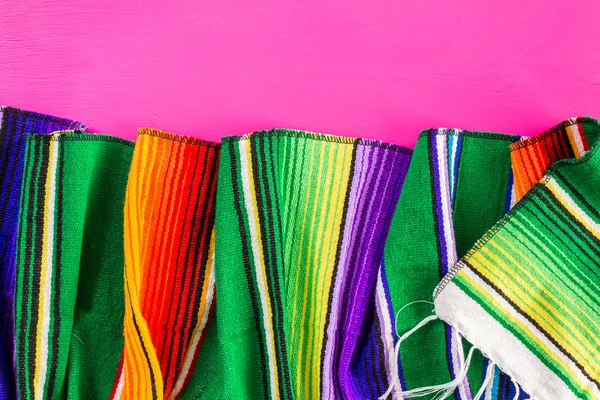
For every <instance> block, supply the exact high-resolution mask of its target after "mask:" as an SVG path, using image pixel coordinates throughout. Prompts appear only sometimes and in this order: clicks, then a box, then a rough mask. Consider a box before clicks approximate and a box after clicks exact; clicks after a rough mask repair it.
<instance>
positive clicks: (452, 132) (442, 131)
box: [419, 128, 521, 143]
mask: <svg viewBox="0 0 600 400" xmlns="http://www.w3.org/2000/svg"><path fill="white" fill-rule="evenodd" d="M438 135H443V136H463V137H471V138H476V139H487V140H502V141H505V142H511V143H513V142H514V141H516V140H519V139H520V138H521V136H519V135H512V134H508V133H500V132H487V131H468V130H463V129H458V128H439V129H431V128H430V129H426V130H423V131H421V133H419V139H420V138H422V137H431V136H438Z"/></svg>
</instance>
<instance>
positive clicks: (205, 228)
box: [169, 148, 219, 375]
mask: <svg viewBox="0 0 600 400" xmlns="http://www.w3.org/2000/svg"><path fill="white" fill-rule="evenodd" d="M216 151H217V150H216V149H214V148H211V149H207V154H206V156H205V159H208V158H210V159H211V166H210V177H209V179H208V184H209V185H210V187H209V188H208V189H207V190H205V191H204V198H203V202H202V203H203V209H202V212H201V214H200V223H199V227H198V229H197V230H196V232H199V234H200V235H199V237H198V238H197V239H196V245H195V248H194V256H193V258H192V260H193V261H192V262H193V264H194V265H193V267H192V276H191V279H190V282H192V284H194V285H197V290H196V297H195V298H192V296H193V290H192V289H193V288H190V290H189V291H188V296H187V299H186V301H185V312H184V314H183V325H182V327H183V328H187V326H188V319H189V320H190V321H191V324H190V326H192V327H195V326H196V325H197V324H198V310H199V309H200V299H201V297H202V289H203V285H198V283H200V282H199V281H198V277H203V276H204V275H205V273H206V267H207V264H208V252H209V249H210V237H211V233H212V228H213V227H214V225H215V208H216V207H215V205H214V201H215V191H216V186H215V182H216V176H217V165H218V159H219V158H218V156H217V155H216V154H212V155H209V152H216ZM203 175H206V170H204V173H203ZM211 204H213V206H212V207H210V205H211ZM209 210H210V211H209ZM201 241H202V242H203V243H204V246H203V247H202V252H200V250H201V249H200V243H201ZM185 267H186V268H187V266H185ZM190 304H192V309H191V315H190ZM188 331H191V330H189V329H188ZM190 339H191V335H190V336H189V337H188V340H187V341H186V342H185V344H186V345H189V343H190ZM183 349H184V335H183V334H181V335H179V344H178V350H177V358H176V359H175V360H176V365H175V371H176V372H175V375H179V371H180V370H181V360H182V358H183V354H182V353H183ZM169 361H170V360H169Z"/></svg>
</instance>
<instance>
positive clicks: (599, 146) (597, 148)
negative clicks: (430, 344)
mask: <svg viewBox="0 0 600 400" xmlns="http://www.w3.org/2000/svg"><path fill="white" fill-rule="evenodd" d="M596 155H600V140H599V141H597V142H596V143H595V144H594V145H593V146H592V147H591V148H590V149H589V150H588V152H587V153H585V154H584V155H583V156H581V157H579V158H566V159H563V160H559V161H556V162H555V163H554V164H552V166H550V168H548V170H547V171H546V174H545V175H544V176H543V177H542V179H540V180H539V181H538V182H537V183H536V184H535V185H533V187H532V188H531V189H530V190H529V191H528V192H527V193H525V195H524V196H523V197H522V198H521V200H519V201H518V202H517V203H516V204H515V205H514V206H513V208H512V209H511V210H510V211H509V212H508V213H507V214H506V215H505V216H504V217H502V219H501V220H499V221H498V222H496V224H495V225H494V226H492V227H491V228H490V229H489V230H488V231H487V232H485V233H484V234H483V236H482V237H481V238H479V240H477V242H475V244H474V245H473V247H472V248H471V249H470V250H469V251H468V252H467V254H465V256H464V257H462V258H461V259H460V260H459V261H458V262H457V263H456V264H455V265H454V266H453V267H452V268H450V270H449V271H448V272H447V273H446V275H444V277H443V278H442V280H441V281H440V283H439V284H438V285H437V286H436V288H435V290H434V292H433V299H434V300H435V298H436V297H437V296H438V295H439V294H440V293H441V292H442V290H444V287H446V285H447V284H448V282H450V281H451V280H452V278H454V276H456V274H458V272H459V271H460V270H461V269H462V268H463V267H464V266H465V264H464V262H463V260H464V261H468V260H469V259H470V258H471V257H472V256H473V254H475V252H477V251H478V250H480V249H481V248H482V247H483V246H484V245H485V244H486V243H487V242H489V241H490V240H491V239H492V238H493V237H494V236H495V235H496V234H497V233H498V232H499V231H500V230H501V229H502V228H503V227H504V225H506V224H507V223H508V221H510V219H511V218H512V217H513V216H514V215H515V213H516V212H517V211H518V210H520V209H521V208H522V207H524V206H523V204H524V203H526V202H527V200H528V199H529V198H530V197H532V196H534V195H536V193H537V192H538V191H539V190H540V188H541V187H542V186H547V185H548V181H549V180H550V179H551V178H553V177H554V172H555V171H556V170H558V169H560V167H561V166H563V165H564V166H567V165H579V164H584V163H586V162H588V161H590V160H591V159H592V158H593V157H594V156H596Z"/></svg>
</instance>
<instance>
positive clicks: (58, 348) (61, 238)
mask: <svg viewBox="0 0 600 400" xmlns="http://www.w3.org/2000/svg"><path fill="white" fill-rule="evenodd" d="M132 153H133V143H131V142H128V141H125V140H122V139H119V138H114V137H111V136H106V135H90V134H60V133H58V134H52V135H36V134H31V135H29V137H28V139H27V146H26V151H25V161H24V170H23V185H22V193H23V196H22V199H21V212H20V217H19V232H18V238H17V245H16V261H17V262H16V265H17V268H16V281H15V282H16V283H15V324H16V328H17V329H16V332H17V335H16V345H15V347H16V366H17V370H16V378H17V382H18V396H19V398H21V399H59V398H69V399H77V398H81V399H89V398H107V397H108V395H109V394H110V390H111V387H112V382H113V380H114V376H115V374H116V371H117V367H118V364H119V357H120V351H121V348H122V346H123V312H124V310H123V309H124V306H123V302H124V301H123V299H124V296H123V287H124V283H123V264H124V260H123V202H124V198H125V187H126V179H127V172H128V171H129V167H130V163H131V157H132Z"/></svg>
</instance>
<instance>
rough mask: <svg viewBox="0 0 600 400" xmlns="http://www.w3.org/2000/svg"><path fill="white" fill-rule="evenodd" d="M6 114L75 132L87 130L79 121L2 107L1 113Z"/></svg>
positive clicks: (0, 107) (0, 108)
mask: <svg viewBox="0 0 600 400" xmlns="http://www.w3.org/2000/svg"><path fill="white" fill-rule="evenodd" d="M4 112H9V113H12V114H15V115H21V116H24V117H30V118H34V119H36V120H38V121H44V122H53V123H57V124H64V125H67V126H68V127H69V128H71V129H73V130H81V131H86V130H87V126H85V124H83V123H81V122H78V121H73V120H71V119H68V118H60V117H55V116H53V115H48V114H41V113H39V112H35V111H27V110H21V109H20V108H15V107H10V106H0V113H4Z"/></svg>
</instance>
